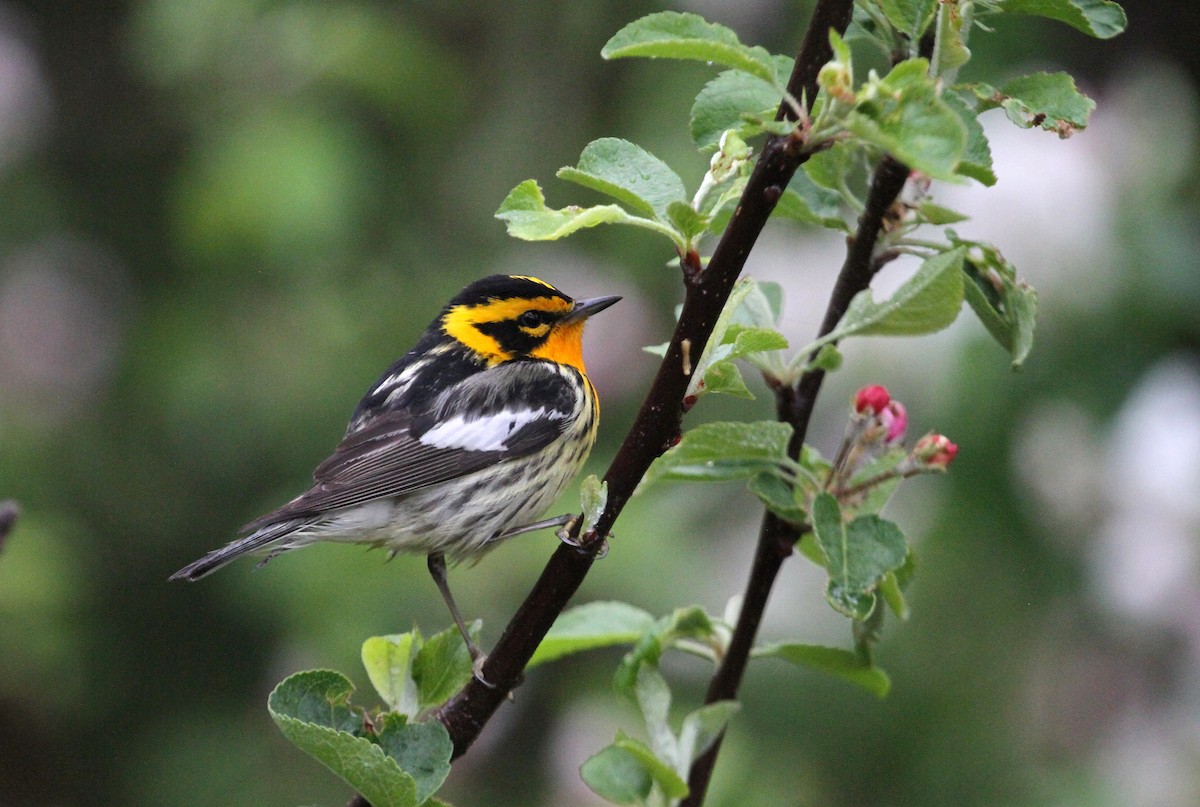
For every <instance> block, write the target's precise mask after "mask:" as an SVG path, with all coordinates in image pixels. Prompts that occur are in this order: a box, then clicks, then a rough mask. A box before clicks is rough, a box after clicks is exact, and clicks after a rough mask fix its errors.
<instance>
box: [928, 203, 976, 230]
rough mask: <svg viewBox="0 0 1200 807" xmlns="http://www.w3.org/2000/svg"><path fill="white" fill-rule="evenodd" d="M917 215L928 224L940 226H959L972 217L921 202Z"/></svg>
mask: <svg viewBox="0 0 1200 807" xmlns="http://www.w3.org/2000/svg"><path fill="white" fill-rule="evenodd" d="M917 213H918V214H920V216H921V218H923V219H924V220H925V221H926V222H927V223H929V224H933V225H939V226H940V225H943V224H957V223H958V222H960V221H966V220H967V219H969V218H970V216H967V215H965V214H963V213H959V212H958V211H957V210H951V209H950V208H948V207H942V206H941V205H935V204H934V203H933V202H921V204H920V205H919V206H918V207H917Z"/></svg>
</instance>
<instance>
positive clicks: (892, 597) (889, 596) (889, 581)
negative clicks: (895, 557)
mask: <svg viewBox="0 0 1200 807" xmlns="http://www.w3.org/2000/svg"><path fill="white" fill-rule="evenodd" d="M908 556H909V557H910V558H911V557H912V553H911V552H909V553H908ZM879 593H880V594H882V595H883V601H884V602H885V603H886V604H887V607H888V610H890V611H891V612H892V613H893V614H895V615H896V616H897V617H898V618H899V619H908V615H909V614H908V602H907V601H906V600H905V599H904V591H903V589H901V588H900V583H899V581H898V579H897V577H896V573H895V572H888V573H887V574H885V575H884V576H883V582H881V583H880V584H879Z"/></svg>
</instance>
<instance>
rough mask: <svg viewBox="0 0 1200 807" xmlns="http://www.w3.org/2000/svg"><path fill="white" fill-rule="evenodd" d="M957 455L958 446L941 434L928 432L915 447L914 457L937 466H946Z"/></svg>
mask: <svg viewBox="0 0 1200 807" xmlns="http://www.w3.org/2000/svg"><path fill="white" fill-rule="evenodd" d="M957 455H958V446H956V445H955V444H954V443H952V442H950V438H949V437H946V436H945V435H941V434H927V435H925V436H924V437H922V438H921V439H920V440H918V441H917V445H916V446H915V447H914V448H913V456H914V457H916V458H917V459H918V460H920V461H921V462H923V463H925V464H926V465H932V466H934V467H936V468H945V467H946V466H947V465H949V464H950V462H951V461H952V460H953V459H954V458H955V457H956V456H957Z"/></svg>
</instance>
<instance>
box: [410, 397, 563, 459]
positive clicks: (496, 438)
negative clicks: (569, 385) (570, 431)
mask: <svg viewBox="0 0 1200 807" xmlns="http://www.w3.org/2000/svg"><path fill="white" fill-rule="evenodd" d="M566 417H567V414H566V413H564V412H559V411H558V410H557V409H551V410H549V411H547V410H546V407H544V406H542V407H538V408H537V409H517V410H515V411H511V412H497V413H496V414H494V415H486V416H484V417H479V418H465V417H463V416H462V415H455V416H454V417H452V418H450V419H449V420H446V421H444V422H442V423H439V424H438V425H436V426H434V427H433V428H432V429H430V430H429V431H427V432H425V433H424V434H423V435H421V439H420V442H421V443H422V444H424V445H427V446H431V447H433V448H462V449H466V450H467V451H504V450H506V449H507V448H508V446H507V443H508V439H509V438H510V437H512V436H513V435H514V434H516V433H517V432H518V431H520V429H521V427H523V426H525V425H526V424H529V423H532V422H534V421H535V420H541V419H542V418H548V419H550V420H563V419H564V418H566Z"/></svg>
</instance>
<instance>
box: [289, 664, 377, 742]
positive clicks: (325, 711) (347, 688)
mask: <svg viewBox="0 0 1200 807" xmlns="http://www.w3.org/2000/svg"><path fill="white" fill-rule="evenodd" d="M353 692H354V685H353V684H351V683H350V679H348V678H346V676H344V675H342V674H341V673H339V672H334V671H333V670H310V671H307V672H300V673H296V674H295V675H291V676H288V677H287V678H285V679H284V680H283V681H282V682H281V683H280V684H279V686H277V687H275V690H274V691H273V692H272V693H271V697H270V699H269V700H268V701H267V708H268V709H269V710H270V711H271V712H272V715H274V714H279V715H282V716H284V717H287V718H290V719H293V720H298V721H301V722H303V723H310V724H312V725H315V726H322V727H324V728H329V729H333V730H334V731H341V732H347V733H355V732H358V731H361V730H362V727H363V722H362V715H361V714H358V713H356V712H354V711H352V710H351V708H350V695H351V693H353Z"/></svg>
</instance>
